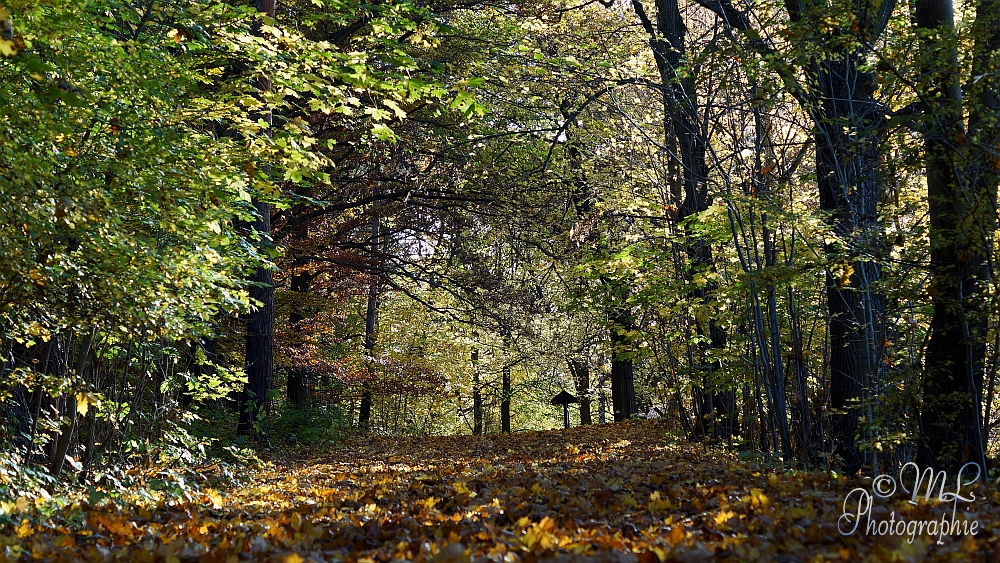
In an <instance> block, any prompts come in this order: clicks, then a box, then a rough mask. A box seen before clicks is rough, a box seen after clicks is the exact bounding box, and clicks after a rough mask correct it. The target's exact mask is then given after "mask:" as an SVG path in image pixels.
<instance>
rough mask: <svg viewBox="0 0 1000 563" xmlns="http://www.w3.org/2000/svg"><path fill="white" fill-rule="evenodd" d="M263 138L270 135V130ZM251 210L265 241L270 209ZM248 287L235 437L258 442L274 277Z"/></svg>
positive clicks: (266, 5) (266, 396)
mask: <svg viewBox="0 0 1000 563" xmlns="http://www.w3.org/2000/svg"><path fill="white" fill-rule="evenodd" d="M254 5H255V6H256V8H257V11H258V12H261V13H263V14H266V15H267V16H268V17H271V18H273V17H274V15H275V0H256V1H255V2H254ZM256 27H259V26H256ZM255 87H256V88H257V90H258V91H259V92H266V91H268V90H270V89H271V81H270V79H268V78H267V77H265V76H261V77H260V78H258V79H257V80H256V82H255ZM250 117H251V119H253V120H254V121H257V120H261V119H263V120H264V121H265V122H266V123H267V125H268V127H270V125H271V123H272V115H271V113H270V112H264V113H262V114H260V115H251V116H250ZM265 134H268V135H270V130H268V131H267V132H266V133H265ZM253 206H254V208H255V210H256V212H257V218H256V219H255V220H254V222H253V223H252V225H251V230H252V231H255V232H257V233H258V234H259V236H261V238H262V239H266V238H267V237H269V236H270V234H271V205H270V204H269V203H266V202H263V201H259V200H256V199H255V200H254V201H253ZM250 284H251V285H250V292H249V293H250V298H251V299H252V300H254V301H256V302H257V303H259V307H257V309H255V310H254V311H252V312H251V313H250V315H249V320H248V322H247V332H246V374H247V384H246V387H245V388H244V389H243V392H242V393H241V394H240V397H239V399H240V404H239V411H240V417H239V422H238V423H237V425H236V433H237V434H238V435H240V436H250V437H251V438H252V439H254V440H259V439H260V438H262V437H263V436H262V433H260V432H259V431H258V430H259V425H258V422H259V420H260V419H261V418H263V417H264V416H266V415H267V413H268V412H269V410H270V391H271V388H272V385H273V380H274V356H273V346H274V274H273V272H272V271H271V270H270V269H268V268H258V269H257V270H256V271H255V272H254V273H253V275H252V276H250Z"/></svg>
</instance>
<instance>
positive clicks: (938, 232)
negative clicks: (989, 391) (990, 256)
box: [916, 0, 1000, 471]
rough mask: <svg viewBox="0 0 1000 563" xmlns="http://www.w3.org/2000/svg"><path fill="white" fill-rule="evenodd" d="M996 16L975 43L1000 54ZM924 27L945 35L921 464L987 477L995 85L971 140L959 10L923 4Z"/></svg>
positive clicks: (932, 190) (936, 119)
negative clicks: (969, 466) (957, 30)
mask: <svg viewBox="0 0 1000 563" xmlns="http://www.w3.org/2000/svg"><path fill="white" fill-rule="evenodd" d="M998 8H1000V5H998V3H997V2H995V1H988V2H981V3H980V4H979V5H978V6H977V15H976V19H977V27H979V26H981V25H983V23H984V22H981V21H980V18H984V19H986V20H987V21H991V22H993V25H992V26H990V25H989V24H987V25H985V26H984V28H981V29H979V30H978V31H980V33H981V34H982V35H981V37H978V38H977V39H978V41H977V44H976V49H977V50H980V49H983V48H984V47H985V48H987V49H990V48H991V47H992V49H991V50H995V49H996V48H997V47H998V46H1000V45H998V44H1000V41H997V37H998V36H1000V30H998V29H997V24H996V22H997V20H998V18H1000V16H998V15H997V14H996V10H997V9H998ZM916 24H917V27H918V28H922V29H925V30H939V31H940V32H941V33H942V35H943V37H940V38H927V39H924V42H923V44H922V47H923V49H924V52H923V53H922V56H921V60H922V61H924V65H923V68H922V69H921V70H922V71H923V73H922V74H923V76H924V77H926V79H927V80H928V81H929V84H928V87H927V90H929V91H930V92H932V93H933V94H934V95H933V96H931V97H929V99H931V100H933V104H932V106H931V107H930V108H929V110H930V112H929V115H928V116H927V119H926V120H925V123H924V124H923V125H924V128H925V131H924V151H925V161H926V174H927V205H928V214H929V217H930V246H931V275H932V279H931V291H930V293H931V303H932V306H933V310H934V312H933V316H932V319H931V337H930V340H929V342H928V345H927V352H926V354H927V356H926V359H925V362H926V365H925V372H924V378H923V401H924V404H923V410H922V412H921V415H920V426H921V430H922V433H923V440H921V443H920V444H919V449H918V452H917V461H918V463H919V464H921V465H926V466H931V467H935V468H938V469H944V470H947V471H956V470H957V469H958V468H959V467H961V465H962V464H964V463H967V462H969V461H972V462H976V463H978V464H980V465H982V466H983V468H984V469H985V456H984V441H983V435H982V427H983V423H982V419H981V412H980V408H981V405H982V388H983V371H984V360H985V354H986V348H985V340H986V333H987V321H988V309H987V304H988V303H989V298H988V294H987V289H988V288H987V280H988V278H989V270H988V266H987V258H986V254H987V252H988V249H989V248H991V246H992V245H991V240H992V234H993V229H994V228H995V216H994V214H993V210H994V209H995V197H996V172H995V170H993V171H990V170H989V168H990V167H989V163H988V161H987V162H983V164H985V165H981V164H980V163H979V162H977V161H985V160H986V159H984V158H982V157H988V156H989V154H990V153H989V151H990V149H992V148H994V147H992V146H990V147H988V148H987V150H986V151H982V152H983V153H984V154H981V155H980V154H977V152H978V151H977V147H978V146H981V145H982V143H983V141H987V142H996V141H997V138H996V137H997V135H996V131H997V128H998V126H997V118H998V104H997V102H996V92H995V91H992V89H991V88H990V87H989V86H988V85H983V86H980V90H978V91H976V92H975V93H977V94H979V96H980V97H979V99H972V100H970V102H971V103H972V107H970V108H969V112H970V117H972V118H971V119H970V124H969V125H970V130H969V134H968V135H967V134H966V131H965V127H964V121H963V99H962V86H961V83H960V81H959V76H960V73H959V64H958V51H957V48H956V46H955V43H953V42H952V41H951V39H952V34H953V31H954V11H953V8H952V3H951V2H950V0H920V1H918V2H917V6H916ZM990 27H992V33H990V29H989V28H990ZM991 43H992V45H991ZM987 52H989V51H987ZM977 54H979V53H977ZM982 54H983V55H985V56H990V55H987V54H986V53H982ZM994 56H995V55H994ZM976 58H979V57H976ZM986 68H989V67H988V65H987V66H986ZM984 70H985V69H984ZM990 70H991V71H992V70H995V69H992V68H990ZM990 74H995V72H987V73H986V74H984V75H983V76H981V78H982V79H984V80H985V81H989V82H992V83H993V84H992V86H994V87H995V86H996V83H997V80H996V79H995V78H993V79H991V78H990V77H989V75H990ZM970 86H973V87H974V86H975V85H970ZM990 114H992V115H990ZM970 136H971V139H970V138H969V137H970ZM970 141H971V148H972V154H971V155H970V154H969V153H968V151H969V149H970ZM970 156H972V158H970ZM970 162H971V163H973V164H971V165H970V164H968V163H970Z"/></svg>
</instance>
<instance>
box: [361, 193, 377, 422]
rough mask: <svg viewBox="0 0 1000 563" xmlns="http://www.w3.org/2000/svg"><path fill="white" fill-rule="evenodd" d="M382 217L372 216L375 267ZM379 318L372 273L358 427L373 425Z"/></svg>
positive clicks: (366, 317)
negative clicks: (363, 379)
mask: <svg viewBox="0 0 1000 563" xmlns="http://www.w3.org/2000/svg"><path fill="white" fill-rule="evenodd" d="M380 223H381V220H380V217H379V214H378V213H375V215H373V216H372V240H371V262H372V265H373V266H374V265H375V264H376V260H377V256H378V237H379V227H380ZM377 316H378V275H377V274H376V273H375V272H374V271H372V274H371V283H370V285H369V286H368V309H367V311H366V312H365V350H366V351H367V353H368V358H369V359H368V365H369V370H368V378H369V381H365V383H364V390H363V391H362V394H361V405H360V406H359V407H358V426H359V427H361V428H366V427H367V426H368V425H369V424H371V413H372V392H371V383H370V379H371V377H372V375H373V374H374V371H373V369H372V367H373V366H374V362H373V356H374V354H375V320H376V317H377Z"/></svg>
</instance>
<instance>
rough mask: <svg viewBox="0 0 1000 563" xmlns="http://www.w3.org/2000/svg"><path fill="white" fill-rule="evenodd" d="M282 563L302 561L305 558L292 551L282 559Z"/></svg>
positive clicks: (300, 562)
mask: <svg viewBox="0 0 1000 563" xmlns="http://www.w3.org/2000/svg"><path fill="white" fill-rule="evenodd" d="M281 561H282V563H302V562H303V561H305V559H303V558H302V556H301V555H299V554H298V553H290V554H288V555H286V556H285V557H284V558H283V559H282V560H281Z"/></svg>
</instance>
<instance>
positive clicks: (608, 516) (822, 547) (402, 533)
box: [0, 422, 1000, 563]
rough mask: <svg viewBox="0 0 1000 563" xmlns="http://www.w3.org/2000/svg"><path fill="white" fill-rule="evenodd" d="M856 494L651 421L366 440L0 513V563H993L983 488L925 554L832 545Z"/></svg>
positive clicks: (998, 512) (926, 542) (937, 509)
mask: <svg viewBox="0 0 1000 563" xmlns="http://www.w3.org/2000/svg"><path fill="white" fill-rule="evenodd" d="M211 471H212V469H211V468H207V469H206V471H205V473H206V477H210V474H211ZM163 485H164V483H162V482H160V483H156V486H155V487H154V488H163ZM149 486H150V482H147V483H146V487H147V488H148V487H149ZM855 487H867V488H868V490H871V481H870V480H869V481H865V480H864V479H861V478H850V479H848V478H844V477H836V476H831V475H830V474H829V473H823V472H820V471H808V472H790V473H776V472H775V471H773V470H770V469H767V468H766V467H763V466H759V465H755V464H753V463H751V462H748V461H745V460H741V459H739V458H738V457H736V456H734V455H730V454H726V453H722V452H719V451H713V450H710V449H709V450H706V449H704V448H702V447H701V446H697V445H690V444H684V443H678V442H677V441H676V439H673V438H671V437H670V436H669V435H668V434H667V433H666V430H665V428H664V427H663V426H662V425H660V424H658V423H655V422H629V423H624V424H616V425H608V426H593V427H582V428H574V429H571V430H569V431H563V432H536V433H523V434H514V435H510V436H490V437H483V438H473V437H469V436H457V437H444V438H439V437H434V438H399V439H382V438H376V439H370V440H364V441H356V442H354V443H350V444H347V445H346V446H345V447H343V448H342V449H338V450H337V451H335V452H332V453H327V454H324V455H323V456H320V457H318V458H317V459H311V460H297V461H293V460H285V461H284V463H276V464H273V465H271V466H269V468H268V469H263V470H258V471H256V472H255V473H253V474H252V475H249V476H247V477H246V478H245V479H244V480H243V484H242V485H241V486H235V487H231V488H223V489H220V490H215V489H211V488H208V487H207V486H203V487H199V488H198V489H197V493H194V494H193V495H192V494H189V495H188V496H189V497H190V498H189V499H184V498H182V497H178V496H170V495H167V494H160V493H156V494H153V495H152V500H147V501H146V502H137V503H130V502H127V501H125V500H124V499H126V498H132V499H135V498H139V497H137V496H135V495H132V496H129V495H122V496H118V497H115V496H112V497H111V498H103V499H100V500H97V499H98V498H99V497H100V496H101V495H100V494H98V495H96V496H94V495H92V496H91V499H92V500H95V505H90V504H87V503H85V502H84V503H81V504H79V505H72V506H66V507H64V508H62V509H60V510H59V511H58V512H56V513H55V514H51V515H48V516H47V517H42V516H40V515H39V514H37V513H35V512H32V511H33V510H34V508H33V507H27V506H19V507H13V508H12V507H11V506H6V507H5V508H6V510H7V511H8V512H11V511H14V512H15V513H16V511H17V510H23V511H24V517H23V518H21V517H18V518H17V519H15V521H19V522H20V523H19V524H15V525H12V526H8V527H7V528H6V529H4V530H2V531H0V545H2V546H3V549H2V553H3V554H5V555H2V556H0V558H4V557H6V559H8V560H46V561H77V560H82V561H108V560H116V561H140V562H141V561H168V562H177V561H203V562H236V561H246V560H252V561H285V562H291V563H301V562H303V561H317V562H319V561H364V562H374V561H379V562H384V561H392V560H415V561H432V562H449V561H451V562H458V561H470V560H471V561H541V560H546V561H638V562H650V563H652V562H657V561H674V560H678V561H699V560H706V559H709V558H716V559H720V560H728V561H746V560H754V559H763V560H774V561H860V560H865V559H868V560H876V561H922V560H928V559H932V560H953V561H968V560H989V561H992V560H1000V549H998V541H997V539H998V537H1000V527H998V526H1000V522H998V519H1000V518H998V517H1000V494H997V493H995V492H994V491H993V490H992V489H991V490H986V489H985V488H980V489H979V490H977V491H976V494H977V500H976V501H974V502H971V503H966V504H963V505H961V507H960V508H964V509H965V514H964V515H963V514H962V510H959V513H958V517H959V519H961V518H963V517H964V518H968V519H974V520H976V521H978V522H979V527H980V528H979V530H978V533H977V535H976V536H975V537H973V536H963V535H956V536H949V537H945V538H944V540H943V543H942V544H938V543H937V538H936V537H935V538H931V537H930V536H929V535H927V534H924V535H922V536H918V537H916V538H915V541H913V542H912V543H910V542H909V541H908V540H909V537H908V536H902V537H901V536H899V535H885V536H879V535H877V534H876V535H866V534H865V533H864V531H863V530H859V531H858V532H856V533H855V534H854V535H851V536H844V535H842V534H841V533H840V532H839V531H838V519H839V518H840V516H841V514H842V511H843V503H844V498H845V496H846V495H847V494H848V493H849V492H850V491H851V490H852V489H853V488H855ZM144 494H145V493H144ZM116 499H117V500H116ZM157 499H159V500H158V501H157ZM9 504H10V503H8V505H9ZM22 504H27V503H22ZM945 509H946V507H944V506H942V505H935V503H934V502H930V503H928V502H919V503H917V504H915V505H914V504H911V503H909V502H907V499H906V498H904V497H903V496H902V495H901V494H897V495H895V496H893V497H891V498H889V499H876V500H875V508H874V513H875V515H876V520H880V519H884V520H888V519H889V518H890V513H891V512H893V511H894V512H895V516H893V518H895V519H897V520H898V519H900V518H902V519H904V520H907V521H910V520H931V519H937V520H940V519H941V514H942V513H944V512H945ZM947 513H948V515H950V514H951V511H950V509H948V510H947Z"/></svg>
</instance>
